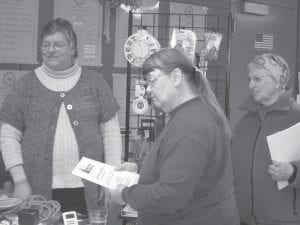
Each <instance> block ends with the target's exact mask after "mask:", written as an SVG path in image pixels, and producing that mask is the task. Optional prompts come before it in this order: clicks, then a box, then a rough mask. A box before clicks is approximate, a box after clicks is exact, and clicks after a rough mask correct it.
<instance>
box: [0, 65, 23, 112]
mask: <svg viewBox="0 0 300 225" xmlns="http://www.w3.org/2000/svg"><path fill="white" fill-rule="evenodd" d="M28 72H29V70H0V107H1V106H2V103H3V101H4V99H5V96H6V95H7V93H8V91H9V90H10V88H11V87H12V86H13V85H14V84H15V82H16V81H17V80H18V79H20V78H21V77H23V76H24V75H25V74H27V73H28Z"/></svg>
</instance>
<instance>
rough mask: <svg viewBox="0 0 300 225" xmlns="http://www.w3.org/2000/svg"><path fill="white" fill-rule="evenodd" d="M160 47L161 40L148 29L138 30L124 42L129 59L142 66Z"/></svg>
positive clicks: (133, 63)
mask: <svg viewBox="0 0 300 225" xmlns="http://www.w3.org/2000/svg"><path fill="white" fill-rule="evenodd" d="M159 49H160V45H159V42H158V41H157V40H156V39H155V38H154V37H153V36H152V35H150V34H149V33H148V32H147V31H146V30H138V32H137V33H135V34H133V35H131V36H130V37H128V38H127V40H126V41H125V44H124V54H125V57H126V59H127V61H128V62H129V63H131V64H132V65H134V66H137V67H141V66H142V64H143V62H144V61H145V60H146V59H147V58H148V57H149V56H150V55H151V54H153V53H154V52H156V51H158V50H159Z"/></svg>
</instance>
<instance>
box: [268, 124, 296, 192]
mask: <svg viewBox="0 0 300 225" xmlns="http://www.w3.org/2000/svg"><path fill="white" fill-rule="evenodd" d="M299 134H300V123H297V124H295V125H293V126H291V127H289V128H287V129H285V130H283V131H280V132H277V133H275V134H272V135H269V136H267V141H268V145H269V150H270V154H271V157H272V160H273V161H277V162H285V163H289V162H292V161H297V160H300V138H299ZM277 167H278V166H277ZM274 168H275V167H274ZM274 168H272V171H273V169H274ZM277 169H278V168H277ZM280 170H281V172H282V169H280ZM284 170H285V169H284ZM288 170H289V169H288ZM277 184H278V189H279V190H281V189H283V188H284V187H286V186H288V182H287V180H286V181H282V182H277Z"/></svg>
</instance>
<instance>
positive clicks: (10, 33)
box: [0, 0, 39, 64]
mask: <svg viewBox="0 0 300 225" xmlns="http://www.w3.org/2000/svg"><path fill="white" fill-rule="evenodd" d="M38 13H39V0H18V1H12V0H1V1H0V62H1V63H16V64H37V63H38V62H37V45H38V43H37V37H38V35H37V33H38Z"/></svg>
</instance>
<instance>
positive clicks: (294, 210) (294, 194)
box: [293, 188, 298, 215]
mask: <svg viewBox="0 0 300 225" xmlns="http://www.w3.org/2000/svg"><path fill="white" fill-rule="evenodd" d="M296 201H297V192H296V189H295V188H293V213H294V215H297V214H298V213H297V206H296Z"/></svg>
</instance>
